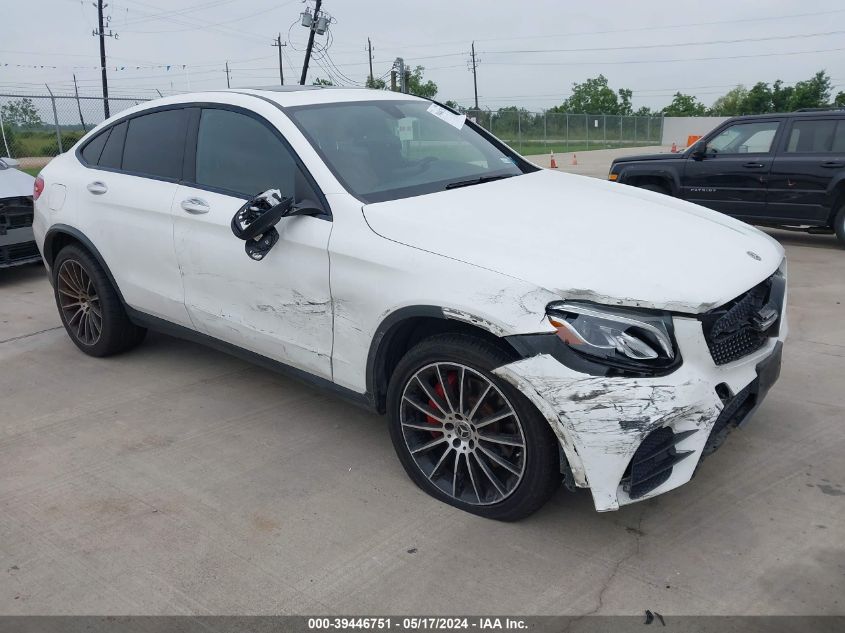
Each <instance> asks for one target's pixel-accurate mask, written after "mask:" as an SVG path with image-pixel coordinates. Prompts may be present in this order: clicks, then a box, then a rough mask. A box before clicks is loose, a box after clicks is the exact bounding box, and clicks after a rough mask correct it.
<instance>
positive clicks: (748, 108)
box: [743, 81, 774, 114]
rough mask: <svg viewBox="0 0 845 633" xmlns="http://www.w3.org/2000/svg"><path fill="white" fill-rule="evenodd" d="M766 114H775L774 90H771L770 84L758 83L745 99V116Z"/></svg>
mask: <svg viewBox="0 0 845 633" xmlns="http://www.w3.org/2000/svg"><path fill="white" fill-rule="evenodd" d="M766 112H774V102H773V100H772V90H771V88H769V84H767V83H764V82H762V81H758V82H757V83H756V84H754V85H753V86H752V87H751V89H750V90H749V91H748V94H747V95H746V97H745V112H743V114H765V113H766Z"/></svg>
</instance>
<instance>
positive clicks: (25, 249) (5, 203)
mask: <svg viewBox="0 0 845 633" xmlns="http://www.w3.org/2000/svg"><path fill="white" fill-rule="evenodd" d="M38 261H41V255H40V253H39V252H38V247H37V246H36V245H35V238H34V236H33V234H32V202H31V201H30V200H29V199H27V198H6V199H3V200H0V268H8V267H10V266H19V265H22V264H29V263H32V262H38Z"/></svg>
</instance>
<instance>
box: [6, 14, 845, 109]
mask: <svg viewBox="0 0 845 633" xmlns="http://www.w3.org/2000/svg"><path fill="white" fill-rule="evenodd" d="M108 4H109V5H110V6H109V7H108V8H107V9H106V13H107V14H108V15H110V16H111V18H112V19H111V30H112V31H113V32H115V33H117V34H118V35H119V38H118V39H112V38H108V39H107V40H106V46H107V54H108V58H109V61H108V66H109V85H110V87H111V88H112V91H113V92H114V93H115V94H132V95H148V94H150V93H152V96H155V93H154V90H155V89H159V90H161V91H162V92H164V93H167V92H171V91H185V90H188V88H189V84H190V89H192V90H198V89H205V88H225V87H226V74H225V66H224V65H225V62H226V61H227V60H229V66H230V69H231V82H232V87H239V86H261V85H273V84H276V83H278V79H279V75H278V55H277V49H276V48H273V47H272V46H271V43H272V41H273V39H274V38H275V37H276V35H277V33H279V32H281V36H282V40H283V41H288V46H287V47H286V48H285V49H284V51H285V64H284V71H285V81H286V83H294V82H296V81H298V79H299V73H300V69H301V66H302V59H303V51H304V44H305V40H306V37H307V30H306V29H305V28H303V27H301V26H299V24H298V15H299V12H300V11H302V10H303V9H304V7H305V6H308V5H310V6H313V2H312V1H311V0H309V2H308V3H307V5H306V4H303V2H301V1H300V0H293V1H291V0H249V1H246V0H168V1H167V2H165V0H109V3H108ZM0 6H2V9H0V15H2V24H3V27H2V29H0V33H2V36H0V91H7V90H16V91H21V90H25V89H29V90H33V91H36V92H42V91H43V84H44V83H47V84H49V85H50V87H51V88H53V89H54V90H55V91H68V90H71V91H72V89H73V82H72V74H73V73H76V76H77V78H78V79H79V85H80V91H81V92H83V93H85V94H99V90H100V83H99V82H100V80H99V71H98V70H97V69H96V68H97V66H98V65H99V49H98V45H97V39H96V38H95V37H93V36H92V34H91V31H92V29H93V28H94V27H95V26H96V20H97V11H96V8H95V7H94V6H92V1H91V0H26V1H19V0H2V5H0ZM323 8H324V9H325V10H327V11H328V12H329V13H330V14H331V15H332V17H333V18H334V19H335V23H334V24H332V26H331V41H330V46H329V49H328V56H329V59H330V60H331V62H333V64H334V67H333V68H332V67H331V66H330V65H329V64H330V62H329V59H325V58H324V59H322V60H318V62H317V64H314V65H312V70H311V71H310V72H309V75H308V83H311V81H312V80H313V79H314V78H315V77H323V78H330V77H334V78H335V79H336V81H335V83H339V82H338V81H337V79H338V78H339V79H340V80H341V82H343V83H349V81H347V79H346V78H348V79H349V80H352V81H356V82H363V81H364V79H365V78H366V76H367V72H368V71H367V54H366V52H365V45H366V42H367V37H368V36H369V37H370V38H371V39H372V42H373V48H374V53H373V57H374V74H375V75H376V76H381V75H385V74H386V73H387V72H389V70H390V67H391V65H392V63H393V60H394V59H395V58H396V57H398V56H401V57H404V59H405V60H406V63H409V64H411V65H418V64H419V65H423V66H425V67H426V72H425V76H426V78H430V79H433V80H434V81H435V82H436V83H437V85H438V87H439V93H438V98H439V99H440V100H443V101H445V100H447V99H453V100H455V101H457V102H459V103H461V104H463V105H471V104H472V94H473V90H472V74H471V73H470V72H469V70H468V63H467V61H468V59H469V50H470V43H471V41H472V40H473V39H474V40H475V42H476V51H477V53H478V57H479V59H480V63H479V66H478V92H479V101H480V104H481V106H482V107H492V108H497V107H500V106H503V105H519V106H522V107H526V108H528V109H530V110H541V109H543V108H547V107H550V106H553V105H558V104H560V103H561V101H562V100H563V99H564V98H565V97H566V96H568V94H569V93H570V89H571V85H572V83H573V82H580V81H582V80H584V79H586V78H588V77H594V76H596V75H598V74H600V73H603V74H604V75H605V76H607V77H608V79H609V80H610V85H611V87H613V88H614V89H618V88H623V87H624V88H631V89H632V90H633V91H634V107H635V108H637V107H639V106H641V105H646V106H650V107H654V108H658V107H662V106H663V105H665V104H667V103H668V102H669V101H670V100H671V95H672V93H674V92H675V91H677V90H680V91H682V92H686V93H691V94H694V95H696V96H698V97H699V99H701V101H703V102H704V103H705V104H708V105H709V104H710V103H712V102H713V100H714V99H715V98H716V97H718V96H719V95H720V94H723V93H724V92H725V91H727V90H728V89H730V88H731V87H732V86H735V85H737V84H740V83H741V84H745V85H746V86H751V85H753V84H754V83H755V82H757V81H766V82H769V83H771V82H773V81H774V80H776V79H778V78H780V79H783V80H784V81H786V82H787V83H792V82H794V81H796V80H800V79H805V78H808V77H810V76H811V75H812V74H813V73H814V72H816V71H817V70H820V69H825V70H827V72H828V73H829V75H830V76H831V77H832V78H833V83H834V86H835V91H839V90H845V4H843V2H842V0H811V1H809V2H808V1H806V0H804V1H800V0H742V1H737V0H709V1H708V2H679V1H678V0H640V1H639V2H636V3H634V2H620V1H615V2H608V1H605V2H594V1H590V0H579V1H577V2H575V1H569V0H567V1H563V0H536V1H535V2H531V3H528V2H515V1H504V0H495V1H494V0H484V1H482V0H463V1H455V0H452V1H450V2H447V1H443V0H428V1H425V2H423V1H409V0H405V1H401V2H396V1H393V2H388V1H386V0H354V1H352V0H325V2H324V4H323ZM317 42H318V43H319V44H321V45H325V44H326V43H327V38H326V37H325V36H324V37H319V36H318V38H317ZM549 49H552V50H549ZM531 51H545V52H531ZM790 53H791V54H790ZM702 58H709V59H702ZM714 58H715V59H714ZM677 60H682V61H677ZM6 64H8V65H6ZM16 65H30V66H41V65H45V66H55V67H56V68H27V67H17V66H16ZM167 65H169V66H170V69H169V70H168V69H167V68H166V67H164V66H167ZM115 66H117V67H123V70H117V71H115ZM138 66H141V68H137V67H138ZM154 66H162V67H154ZM183 66H184V68H183ZM327 67H328V69H327Z"/></svg>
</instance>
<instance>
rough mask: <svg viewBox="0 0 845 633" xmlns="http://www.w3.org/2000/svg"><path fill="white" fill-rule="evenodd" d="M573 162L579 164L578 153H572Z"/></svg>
mask: <svg viewBox="0 0 845 633" xmlns="http://www.w3.org/2000/svg"><path fill="white" fill-rule="evenodd" d="M571 164H572V165H577V164H578V156H577V155H576V154H573V155H572V163H571Z"/></svg>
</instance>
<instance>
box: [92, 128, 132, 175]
mask: <svg viewBox="0 0 845 633" xmlns="http://www.w3.org/2000/svg"><path fill="white" fill-rule="evenodd" d="M125 138H126V122H123V123H121V124H119V125H115V126H114V127H113V128H112V129H111V134H109V138H108V140H107V141H106V146H105V147H104V148H103V153H102V154H100V162H99V163H98V164H99V166H100V167H110V168H112V169H120V164H121V162H122V160H123V139H125Z"/></svg>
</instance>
